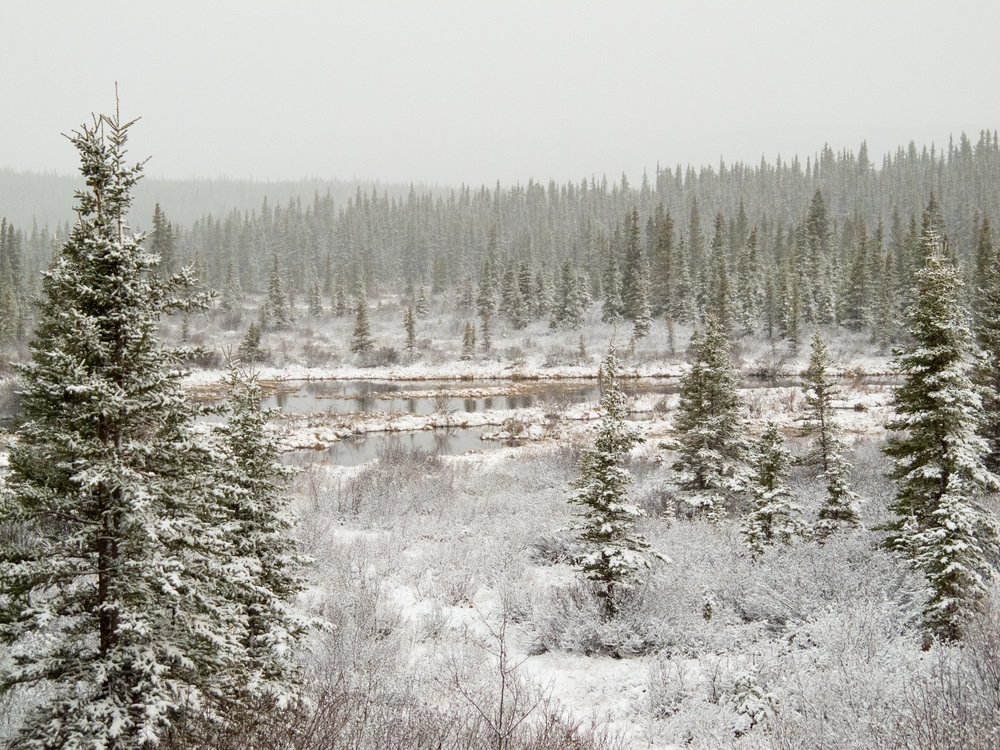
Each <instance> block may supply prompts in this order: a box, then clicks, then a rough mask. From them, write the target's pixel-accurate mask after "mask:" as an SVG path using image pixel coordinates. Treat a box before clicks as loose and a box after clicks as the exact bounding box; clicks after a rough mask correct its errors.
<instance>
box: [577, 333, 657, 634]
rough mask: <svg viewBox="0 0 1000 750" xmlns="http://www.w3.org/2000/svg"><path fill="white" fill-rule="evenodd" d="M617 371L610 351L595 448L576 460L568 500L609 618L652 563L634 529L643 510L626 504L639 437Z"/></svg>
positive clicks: (586, 563) (585, 562)
mask: <svg viewBox="0 0 1000 750" xmlns="http://www.w3.org/2000/svg"><path fill="white" fill-rule="evenodd" d="M618 368H619V365H618V359H617V358H616V357H615V352H614V348H613V347H612V348H611V350H610V351H609V352H608V354H607V356H606V357H605V358H604V361H603V362H602V363H601V370H600V380H601V388H602V396H601V409H602V410H603V416H602V419H601V423H600V424H599V425H598V428H597V434H596V436H595V438H594V445H593V446H592V447H591V448H588V449H587V450H585V451H584V453H583V456H582V458H581V459H580V478H579V479H578V480H577V481H576V482H575V483H574V485H573V488H574V489H575V490H576V492H575V494H574V495H573V498H572V500H571V501H572V502H573V503H575V504H577V505H580V506H582V511H581V516H582V520H581V522H580V524H579V526H578V527H577V528H578V531H579V536H580V540H581V541H582V542H584V543H585V544H586V545H587V547H588V552H587V553H586V554H585V555H584V556H583V559H582V561H581V567H582V569H583V572H584V574H585V575H586V577H587V578H588V579H589V580H590V581H593V582H594V585H595V587H596V591H597V595H598V596H599V597H600V598H601V600H602V602H603V603H604V609H605V613H606V614H607V616H608V617H614V616H615V614H616V612H617V608H616V595H617V594H618V593H619V592H620V591H621V590H622V589H624V588H627V587H628V586H630V585H632V584H635V583H637V582H638V581H637V576H638V574H639V573H640V572H641V571H642V570H644V569H645V568H648V567H649V564H650V555H649V552H648V550H649V543H648V542H646V540H645V539H644V538H643V537H641V536H639V535H638V534H636V533H635V530H634V527H635V521H636V519H637V518H639V517H640V516H642V515H643V510H642V509H641V508H639V507H638V506H636V505H635V504H633V503H631V502H629V499H628V485H629V482H630V477H629V473H628V470H627V469H626V468H625V466H624V465H623V464H624V462H625V460H626V458H627V457H628V454H629V451H631V450H632V448H633V447H634V446H635V445H637V444H638V443H640V442H642V437H641V436H640V435H639V433H638V432H637V431H636V429H635V428H634V427H632V426H630V425H629V424H628V422H627V421H626V419H625V416H626V411H625V395H624V394H623V393H622V392H621V388H620V387H619V385H618V382H617V377H618Z"/></svg>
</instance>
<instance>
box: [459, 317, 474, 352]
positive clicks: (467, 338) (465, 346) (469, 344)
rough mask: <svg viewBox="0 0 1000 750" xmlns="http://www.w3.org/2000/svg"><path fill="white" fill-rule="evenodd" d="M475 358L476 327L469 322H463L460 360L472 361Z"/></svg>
mask: <svg viewBox="0 0 1000 750" xmlns="http://www.w3.org/2000/svg"><path fill="white" fill-rule="evenodd" d="M475 356H476V327H475V326H474V325H472V323H471V322H470V321H468V320H467V321H465V333H464V334H462V359H472V358H473V357H475Z"/></svg>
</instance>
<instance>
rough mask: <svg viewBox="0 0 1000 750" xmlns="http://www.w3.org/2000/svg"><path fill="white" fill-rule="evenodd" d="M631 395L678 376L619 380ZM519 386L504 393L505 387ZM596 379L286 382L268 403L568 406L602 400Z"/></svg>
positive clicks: (437, 408) (445, 408) (308, 410)
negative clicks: (648, 379)
mask: <svg viewBox="0 0 1000 750" xmlns="http://www.w3.org/2000/svg"><path fill="white" fill-rule="evenodd" d="M619 382H620V384H621V385H622V388H623V390H624V391H625V393H626V394H628V395H630V396H631V395H638V394H643V393H646V394H648V393H652V394H664V395H665V394H668V393H676V392H677V382H676V381H672V380H671V381H667V380H662V381H635V382H631V381H628V380H622V381H619ZM513 390H516V391H518V392H517V393H500V391H513ZM600 397H601V393H600V388H599V387H598V385H597V383H596V382H594V381H592V380H581V381H565V380H559V381H549V382H538V381H533V382H530V383H525V382H516V383H512V384H503V385H502V384H498V383H497V382H496V381H479V382H476V381H454V380H448V381H432V380H428V381H379V380H310V381H285V382H283V383H282V384H281V387H280V390H279V391H277V392H276V393H274V394H273V395H271V396H270V397H269V398H268V399H266V400H265V401H264V403H263V405H264V406H265V407H269V408H276V409H278V410H279V411H281V412H282V413H285V414H317V413H321V414H374V413H387V414H438V413H442V412H449V411H461V412H470V413H477V412H484V411H492V410H494V409H498V410H505V409H528V408H532V407H536V406H538V407H544V406H546V405H549V404H551V405H553V406H568V405H570V404H580V403H585V402H592V401H597V400H598V399H600Z"/></svg>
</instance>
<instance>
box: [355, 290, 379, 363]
mask: <svg viewBox="0 0 1000 750" xmlns="http://www.w3.org/2000/svg"><path fill="white" fill-rule="evenodd" d="M374 346H375V339H373V338H372V332H371V326H370V325H369V323H368V300H366V299H365V297H364V295H360V296H358V299H357V301H356V302H355V305H354V333H353V334H352V335H351V351H352V352H354V353H355V354H363V353H364V352H367V351H370V350H371V349H372V347H374Z"/></svg>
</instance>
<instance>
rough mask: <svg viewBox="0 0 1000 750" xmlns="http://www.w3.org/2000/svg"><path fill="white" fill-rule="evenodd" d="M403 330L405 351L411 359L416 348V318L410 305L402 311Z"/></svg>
mask: <svg viewBox="0 0 1000 750" xmlns="http://www.w3.org/2000/svg"><path fill="white" fill-rule="evenodd" d="M403 331H404V332H405V333H406V353H407V354H408V355H409V356H410V359H411V360H412V359H413V352H414V351H416V348H417V318H416V315H415V314H414V312H413V308H412V307H408V308H406V309H405V310H404V311H403Z"/></svg>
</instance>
